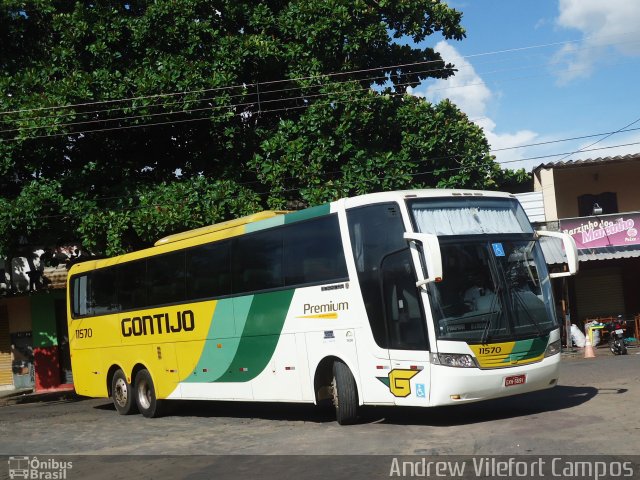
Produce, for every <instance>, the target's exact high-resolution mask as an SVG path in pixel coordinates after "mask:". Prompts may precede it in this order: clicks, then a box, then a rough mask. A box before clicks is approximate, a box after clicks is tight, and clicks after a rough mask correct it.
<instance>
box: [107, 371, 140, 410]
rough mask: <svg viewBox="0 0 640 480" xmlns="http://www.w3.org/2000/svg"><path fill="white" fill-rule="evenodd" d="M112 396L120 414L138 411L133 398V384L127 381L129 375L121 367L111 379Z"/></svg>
mask: <svg viewBox="0 0 640 480" xmlns="http://www.w3.org/2000/svg"><path fill="white" fill-rule="evenodd" d="M111 398H112V399H113V404H114V405H115V407H116V410H117V411H118V413H119V414H120V415H130V414H132V413H138V409H137V406H136V402H135V400H134V399H133V386H132V385H131V384H130V383H129V382H127V377H126V375H125V374H124V372H123V371H122V370H120V369H118V370H117V371H116V373H114V374H113V378H112V379H111Z"/></svg>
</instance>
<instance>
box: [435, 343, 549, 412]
mask: <svg viewBox="0 0 640 480" xmlns="http://www.w3.org/2000/svg"><path fill="white" fill-rule="evenodd" d="M559 373H560V354H557V355H553V356H551V357H547V358H544V359H543V360H542V361H540V362H537V363H532V364H528V365H522V366H516V367H506V368H494V369H485V370H480V369H478V368H455V367H446V366H442V365H433V364H432V365H431V395H430V405H431V406H438V405H454V404H458V403H469V402H477V401H481V400H489V399H492V398H500V397H508V396H511V395H519V394H521V393H528V392H534V391H537V390H544V389H546V388H551V387H553V386H555V385H556V384H557V383H558V377H559Z"/></svg>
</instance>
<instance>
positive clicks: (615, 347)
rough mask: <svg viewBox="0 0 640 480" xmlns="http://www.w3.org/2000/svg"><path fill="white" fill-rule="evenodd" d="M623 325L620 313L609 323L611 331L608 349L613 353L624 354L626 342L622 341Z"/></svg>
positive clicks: (625, 352)
mask: <svg viewBox="0 0 640 480" xmlns="http://www.w3.org/2000/svg"><path fill="white" fill-rule="evenodd" d="M624 330H625V325H624V321H623V320H622V315H618V318H617V319H616V321H614V322H613V323H612V324H611V331H610V333H609V349H610V350H611V352H612V353H613V354H614V355H626V354H627V344H626V342H625V341H624Z"/></svg>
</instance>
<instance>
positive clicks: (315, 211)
mask: <svg viewBox="0 0 640 480" xmlns="http://www.w3.org/2000/svg"><path fill="white" fill-rule="evenodd" d="M330 213H331V205H330V204H329V203H325V204H323V205H318V206H317V207H311V208H306V209H304V210H300V211H298V212H292V213H287V214H286V215H285V216H284V223H285V225H288V224H290V223H294V222H300V221H302V220H309V219H310V218H315V217H321V216H323V215H329V214H330Z"/></svg>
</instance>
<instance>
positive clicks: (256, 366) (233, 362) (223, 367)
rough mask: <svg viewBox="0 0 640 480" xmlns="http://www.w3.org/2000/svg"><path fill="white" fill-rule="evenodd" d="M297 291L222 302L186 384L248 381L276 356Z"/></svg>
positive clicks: (219, 302)
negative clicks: (274, 353) (283, 328)
mask: <svg viewBox="0 0 640 480" xmlns="http://www.w3.org/2000/svg"><path fill="white" fill-rule="evenodd" d="M294 292H295V290H284V291H280V292H271V293H262V294H258V295H247V296H244V297H236V298H229V299H224V300H219V301H218V305H217V306H216V310H215V312H214V315H213V320H212V322H211V327H210V328H209V334H208V335H207V340H206V341H205V344H204V348H203V349H202V355H201V356H200V359H199V360H198V364H197V366H196V368H195V369H194V371H193V372H192V373H191V374H190V375H189V377H188V378H186V379H185V380H184V381H185V382H246V381H249V380H252V379H254V378H255V377H257V376H258V375H259V374H260V372H262V370H264V368H265V367H266V366H267V364H268V363H269V360H271V357H272V356H273V352H274V351H275V349H276V345H277V344H278V339H279V337H280V334H281V333H282V327H283V326H284V322H285V320H286V318H287V312H288V311H289V306H290V305H291V299H292V298H293V294H294Z"/></svg>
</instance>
